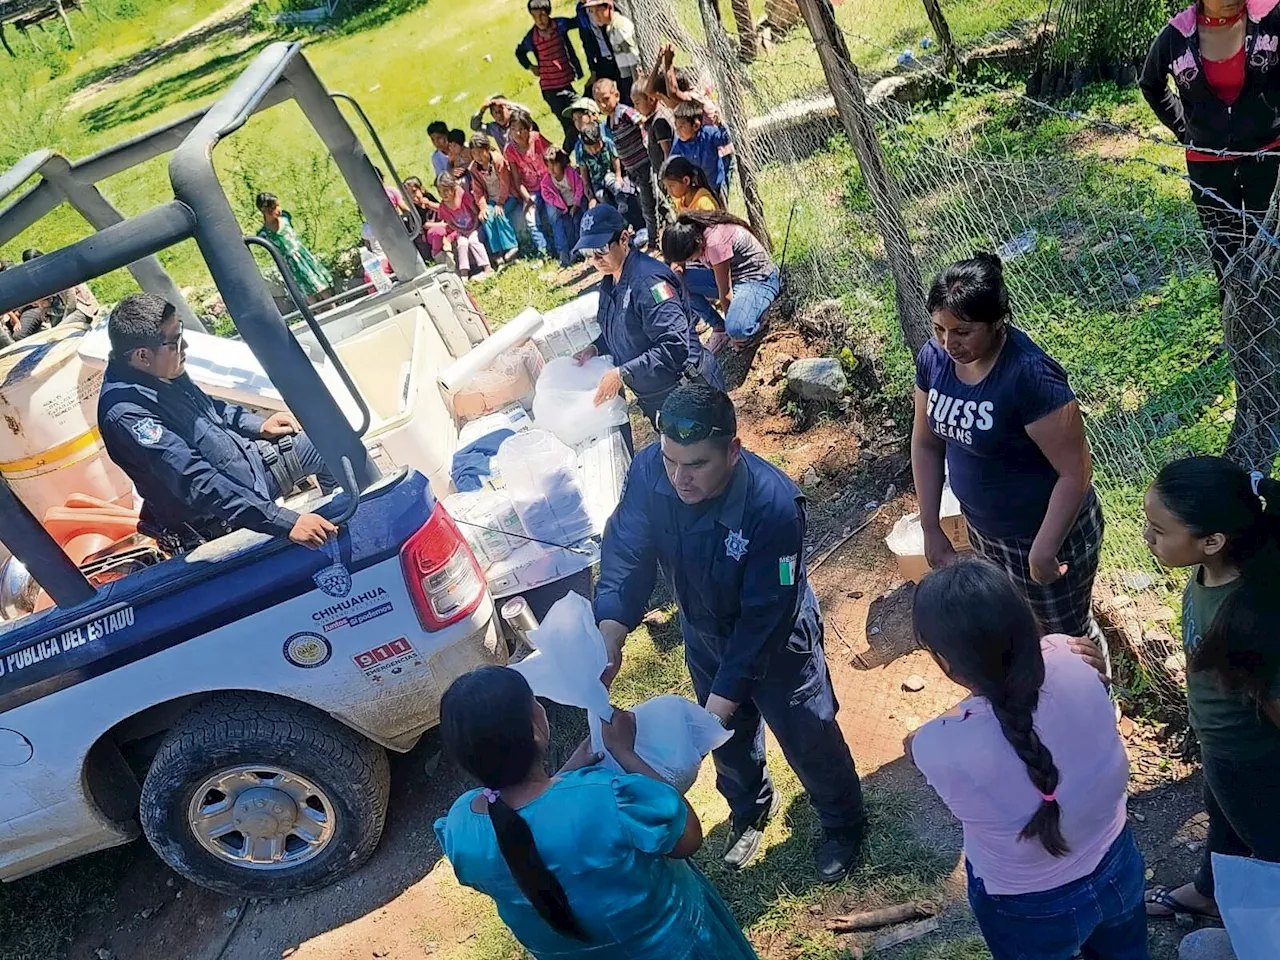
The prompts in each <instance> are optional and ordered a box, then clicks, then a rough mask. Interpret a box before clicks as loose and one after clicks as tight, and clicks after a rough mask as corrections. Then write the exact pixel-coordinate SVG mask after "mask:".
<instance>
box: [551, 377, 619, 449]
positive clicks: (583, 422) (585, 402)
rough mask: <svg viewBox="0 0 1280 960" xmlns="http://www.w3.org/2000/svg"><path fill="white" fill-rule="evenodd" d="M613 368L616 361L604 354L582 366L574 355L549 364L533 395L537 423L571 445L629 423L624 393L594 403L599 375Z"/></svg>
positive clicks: (602, 434) (600, 435) (598, 384)
mask: <svg viewBox="0 0 1280 960" xmlns="http://www.w3.org/2000/svg"><path fill="white" fill-rule="evenodd" d="M611 369H613V364H612V363H610V362H609V361H608V360H605V359H604V358H603V357H593V358H592V359H590V360H588V361H587V362H586V363H584V364H581V365H580V364H578V363H577V362H576V361H575V360H573V359H572V358H571V357H560V358H558V359H556V360H552V361H550V362H549V363H547V365H546V366H545V367H543V369H542V374H541V375H540V376H539V377H538V386H537V390H536V391H535V393H534V397H533V421H534V423H535V424H537V426H538V428H539V429H540V430H549V431H551V432H552V433H554V434H555V435H556V436H557V437H558V438H559V439H560V440H561V441H562V442H563V443H567V444H568V445H569V446H571V447H574V446H577V445H578V444H580V443H582V442H583V441H584V440H590V439H591V438H592V437H602V436H604V435H605V434H607V433H608V432H609V431H610V430H612V429H613V428H614V427H620V426H622V425H623V424H624V423H626V422H627V402H626V400H624V399H623V398H622V396H621V395H619V396H616V397H614V398H613V399H612V400H608V401H606V402H605V403H602V404H600V405H599V406H596V402H595V396H596V390H597V388H599V386H600V378H601V377H603V376H604V375H605V374H606V373H607V372H608V371H609V370H611Z"/></svg>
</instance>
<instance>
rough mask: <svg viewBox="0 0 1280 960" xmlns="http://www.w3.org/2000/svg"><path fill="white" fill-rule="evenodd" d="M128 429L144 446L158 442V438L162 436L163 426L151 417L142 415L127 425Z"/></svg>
mask: <svg viewBox="0 0 1280 960" xmlns="http://www.w3.org/2000/svg"><path fill="white" fill-rule="evenodd" d="M129 430H130V431H131V432H132V433H133V436H134V438H135V439H136V440H137V441H138V442H139V443H140V444H142V445H143V446H144V447H154V446H155V445H156V444H157V443H159V442H160V438H161V437H162V436H164V427H162V426H160V424H158V423H156V421H155V420H153V419H152V418H151V417H143V418H142V419H141V420H135V421H134V422H133V423H132V424H130V426H129Z"/></svg>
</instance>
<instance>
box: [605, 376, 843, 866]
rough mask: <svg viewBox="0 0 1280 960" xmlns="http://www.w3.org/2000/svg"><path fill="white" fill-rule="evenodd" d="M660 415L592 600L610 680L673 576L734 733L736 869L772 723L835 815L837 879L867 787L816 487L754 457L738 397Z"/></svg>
mask: <svg viewBox="0 0 1280 960" xmlns="http://www.w3.org/2000/svg"><path fill="white" fill-rule="evenodd" d="M657 421H658V422H657V426H658V433H659V442H658V443H655V444H651V445H650V446H648V447H646V448H645V449H643V450H641V451H640V452H639V453H638V454H637V455H636V458H635V460H634V461H633V462H632V464H631V469H630V471H629V473H628V474H627V481H626V486H625V488H624V490H623V495H622V501H621V503H619V504H618V508H617V510H616V511H614V514H613V516H612V517H610V518H609V522H608V525H607V526H606V527H605V532H604V544H603V548H602V553H601V558H600V579H599V582H598V584H597V586H596V599H595V615H596V619H597V621H598V622H599V625H600V631H601V633H602V634H603V635H604V638H605V644H606V646H607V647H608V650H609V666H608V668H607V669H606V670H605V672H604V674H603V676H602V678H601V679H603V680H604V681H605V682H606V683H611V682H612V680H613V677H614V676H615V675H616V674H617V672H618V667H619V666H620V665H621V662H622V644H623V641H624V640H625V638H626V636H627V634H628V633H630V632H631V631H632V630H634V629H635V628H636V626H637V625H639V623H640V620H641V618H642V617H643V616H644V614H645V611H646V610H647V609H648V603H649V597H650V594H651V593H652V592H653V588H654V583H655V578H656V575H657V571H658V570H659V569H661V570H662V573H663V577H664V578H665V580H666V582H667V583H668V584H669V585H670V586H671V588H672V590H673V592H674V593H675V596H676V603H677V605H678V606H679V610H680V627H681V631H682V633H683V635H684V651H685V663H686V665H687V666H688V668H689V673H690V675H691V676H692V678H693V686H694V690H695V691H696V693H697V696H698V702H699V703H701V704H703V705H704V706H705V707H706V708H707V710H709V711H710V712H711V713H712V714H714V715H715V716H716V717H717V718H718V719H719V720H720V722H721V723H722V724H724V725H725V727H726V728H728V729H729V730H731V731H732V733H733V736H732V738H731V739H730V740H729V741H728V742H727V743H726V744H725V745H724V746H722V747H720V748H718V749H717V750H716V751H715V753H714V756H715V765H716V786H717V788H718V789H719V790H720V792H721V793H722V794H723V795H724V797H725V799H726V800H728V802H729V809H730V812H731V815H732V816H731V823H730V826H731V829H730V832H729V838H728V843H727V845H726V848H725V853H724V859H725V863H726V864H727V865H728V866H729V867H731V868H733V869H741V868H742V867H744V866H746V864H747V863H748V862H749V861H750V860H751V859H752V857H754V856H755V854H756V853H757V852H758V851H759V849H760V844H761V839H762V832H763V830H764V827H765V824H766V823H767V822H768V820H769V818H770V817H771V816H773V814H774V813H775V812H776V811H777V809H778V804H779V796H778V793H777V791H776V790H775V789H774V786H773V783H772V782H771V780H770V778H769V773H768V770H767V769H766V767H765V749H764V743H765V739H764V724H765V723H768V725H769V728H770V729H771V730H772V731H773V734H774V737H775V738H776V739H777V741H778V744H779V746H781V747H782V753H783V756H785V757H786V758H787V762H788V763H789V764H791V767H792V769H793V770H795V772H796V774H797V775H798V776H799V778H800V782H801V783H802V784H803V785H804V788H805V790H806V791H808V793H809V800H810V802H811V803H812V804H813V808H814V810H815V811H816V812H817V814H818V818H819V820H820V821H821V822H822V829H823V841H822V843H821V845H820V847H819V849H818V851H817V871H818V876H819V877H820V878H821V879H822V880H823V881H825V882H829V883H834V882H836V881H838V880H840V879H841V878H843V877H844V876H845V875H846V874H847V873H848V871H849V867H850V866H851V864H852V863H853V860H854V857H855V855H856V853H857V848H858V844H859V842H860V841H861V839H862V832H863V810H862V788H861V785H860V783H859V780H858V773H857V770H856V769H855V767H854V763H853V757H852V756H851V755H850V753H849V747H848V745H847V744H846V743H845V740H844V736H843V735H842V734H841V732H840V727H839V726H838V725H837V723H836V710H837V709H838V704H837V703H836V697H835V692H834V690H833V689H832V686H831V677H830V675H829V674H828V673H827V663H826V659H825V656H824V653H823V636H822V614H821V612H820V610H819V609H818V601H817V598H816V597H815V596H814V593H813V589H812V587H811V586H810V585H809V580H808V575H807V571H806V569H805V558H804V536H805V499H804V494H803V493H801V492H800V489H799V488H798V487H797V486H796V485H795V484H794V483H793V482H792V481H791V480H790V478H788V477H787V475H786V474H785V473H783V472H782V471H781V470H779V469H778V468H777V467H775V466H773V465H772V464H770V463H768V462H767V461H765V460H763V459H761V458H760V457H758V456H756V455H755V454H753V453H748V452H747V451H746V450H743V449H742V444H741V442H740V441H739V440H738V437H737V418H736V416H735V414H734V410H733V403H732V401H731V400H730V399H729V397H728V396H727V395H726V394H725V393H724V392H722V391H720V390H717V389H714V388H712V387H709V386H707V385H705V384H690V385H686V386H681V387H678V388H676V389H675V390H674V391H673V392H672V393H671V394H670V395H669V396H668V397H667V399H666V401H665V402H664V403H663V404H662V408H661V411H660V412H659V414H658V418H657Z"/></svg>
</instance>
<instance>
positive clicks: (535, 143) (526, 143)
mask: <svg viewBox="0 0 1280 960" xmlns="http://www.w3.org/2000/svg"><path fill="white" fill-rule="evenodd" d="M508 129H509V130H510V133H511V140H510V141H509V142H508V143H507V145H506V146H505V147H504V148H503V150H502V155H503V157H505V158H506V161H507V163H508V164H509V166H510V177H511V189H512V192H513V193H514V194H515V195H516V196H517V197H519V198H520V204H521V206H522V207H523V214H524V215H523V217H521V218H517V225H519V223H520V222H523V224H524V227H525V230H526V232H527V233H528V234H529V238H530V240H531V241H532V242H533V247H534V251H535V253H536V255H537V256H538V258H539V259H545V258H546V256H547V234H548V233H549V232H550V231H551V227H550V224H549V223H548V218H547V205H546V203H545V202H544V201H543V199H542V178H543V176H545V175H546V172H547V164H546V161H545V160H543V157H544V156H545V155H546V152H547V148H548V147H550V146H551V144H550V143H549V142H548V141H547V138H546V137H544V136H543V135H542V134H541V133H539V132H538V131H537V130H535V129H534V128H533V119H532V118H531V117H530V116H529V114H527V113H525V112H524V111H523V110H521V111H518V112H516V113H515V114H514V115H513V116H512V118H511V126H510V127H509V128H508Z"/></svg>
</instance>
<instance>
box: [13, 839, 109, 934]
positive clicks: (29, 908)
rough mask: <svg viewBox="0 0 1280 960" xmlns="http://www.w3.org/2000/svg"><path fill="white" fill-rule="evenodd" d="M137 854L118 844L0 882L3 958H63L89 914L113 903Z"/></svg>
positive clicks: (107, 907)
mask: <svg viewBox="0 0 1280 960" xmlns="http://www.w3.org/2000/svg"><path fill="white" fill-rule="evenodd" d="M133 855H134V850H133V848H132V847H114V848H112V849H110V850H105V851H103V852H101V853H94V854H90V855H89V856H86V857H80V858H79V859H77V860H73V861H71V862H70V863H65V864H63V865H62V866H59V867H53V868H52V869H50V870H45V871H43V872H41V873H37V874H35V875H33V876H30V877H25V878H23V879H21V880H15V881H13V882H12V883H6V884H4V885H3V886H0V930H3V931H4V936H3V937H0V960H52V958H54V957H60V956H62V954H63V951H64V950H65V949H66V948H67V946H68V945H69V944H70V943H71V941H72V940H74V939H75V935H76V933H77V931H78V930H79V929H80V926H81V925H82V924H83V923H84V922H85V919H86V918H87V917H89V916H92V915H93V914H98V913H106V912H107V911H109V910H111V909H112V908H113V907H114V905H115V893H116V886H117V884H119V882H120V874H121V871H122V870H123V869H124V868H125V867H126V866H127V865H128V864H129V862H130V860H131V859H132V857H133Z"/></svg>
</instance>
